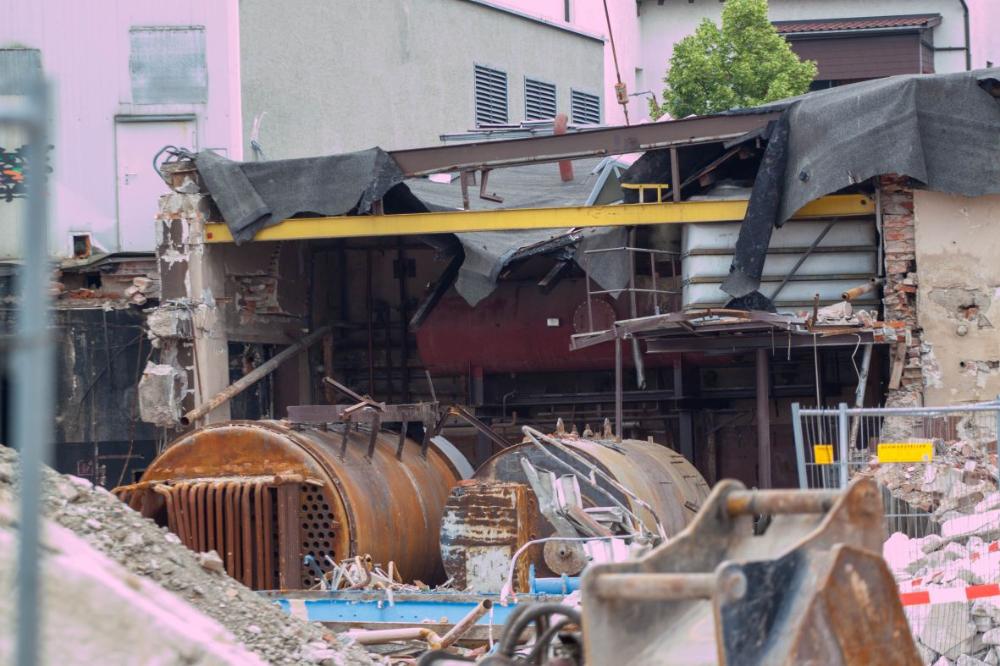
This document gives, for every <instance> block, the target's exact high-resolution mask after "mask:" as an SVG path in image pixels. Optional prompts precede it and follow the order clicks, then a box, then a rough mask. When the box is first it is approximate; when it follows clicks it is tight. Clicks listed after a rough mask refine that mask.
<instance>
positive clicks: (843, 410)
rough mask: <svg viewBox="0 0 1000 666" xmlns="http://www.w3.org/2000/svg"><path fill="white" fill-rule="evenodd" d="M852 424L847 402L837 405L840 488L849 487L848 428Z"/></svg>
mask: <svg viewBox="0 0 1000 666" xmlns="http://www.w3.org/2000/svg"><path fill="white" fill-rule="evenodd" d="M849 427H850V426H849V425H848V418H847V403H846V402H842V403H840V404H839V405H837V443H838V445H839V446H838V449H839V450H838V455H839V456H840V488H841V489H844V488H846V487H847V478H848V475H847V471H848V470H847V439H848V433H847V430H848V428H849Z"/></svg>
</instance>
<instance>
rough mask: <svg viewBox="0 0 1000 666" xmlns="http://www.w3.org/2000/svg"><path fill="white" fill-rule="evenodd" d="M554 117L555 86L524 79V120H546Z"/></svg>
mask: <svg viewBox="0 0 1000 666" xmlns="http://www.w3.org/2000/svg"><path fill="white" fill-rule="evenodd" d="M555 117H556V86H555V84H554V83H545V82H544V81H536V80H535V79H528V78H525V79H524V119H525V120H548V119H549V118H555Z"/></svg>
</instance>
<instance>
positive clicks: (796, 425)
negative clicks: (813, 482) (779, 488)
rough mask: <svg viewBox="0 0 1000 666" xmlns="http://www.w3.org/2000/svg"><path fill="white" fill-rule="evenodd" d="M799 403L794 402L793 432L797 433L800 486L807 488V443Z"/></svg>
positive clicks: (796, 443)
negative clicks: (803, 434) (804, 440)
mask: <svg viewBox="0 0 1000 666" xmlns="http://www.w3.org/2000/svg"><path fill="white" fill-rule="evenodd" d="M799 410H800V407H799V403H797V402H793V403H792V433H793V434H794V435H795V463H796V466H797V467H798V470H799V488H801V489H802V490H807V489H808V488H809V482H808V480H807V479H806V445H805V442H803V441H802V414H801V413H800V412H799Z"/></svg>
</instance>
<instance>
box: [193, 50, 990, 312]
mask: <svg viewBox="0 0 1000 666" xmlns="http://www.w3.org/2000/svg"><path fill="white" fill-rule="evenodd" d="M997 90H1000V70H998V69H990V70H980V71H976V72H962V73H958V74H936V75H904V76H896V77H890V78H887V79H878V80H873V81H866V82H862V83H856V84H852V85H847V86H841V87H837V88H832V89H828V90H822V91H816V92H811V93H807V94H805V95H802V96H799V97H795V98H791V99H787V100H783V101H780V102H776V103H773V104H768V105H763V106H760V107H756V108H752V109H740V110H734V111H729V112H726V113H724V114H718V115H716V116H708V117H705V118H703V119H698V120H701V121H706V123H707V124H706V123H702V124H701V125H699V127H704V128H705V129H703V130H702V134H703V136H691V137H689V140H688V141H687V143H688V144H689V145H685V146H684V147H683V148H679V149H678V150H677V154H678V157H679V159H678V163H679V166H678V168H677V169H676V170H674V169H672V168H671V164H670V159H669V153H668V151H665V150H651V151H648V152H646V154H645V155H644V156H643V157H642V158H640V159H639V160H638V161H636V162H635V164H633V165H632V166H631V167H629V168H628V170H627V171H626V172H625V173H624V174H623V176H622V179H621V180H622V181H623V182H633V183H635V182H643V183H650V182H654V183H668V184H670V185H671V186H672V190H677V191H679V192H680V193H681V196H682V197H685V198H686V197H690V196H692V195H700V194H703V193H704V191H705V190H706V189H707V188H708V187H710V186H712V185H713V184H715V183H716V182H718V179H719V178H722V177H727V176H728V177H731V178H735V179H736V181H737V183H738V184H745V185H751V184H752V187H753V189H752V191H751V197H750V204H749V207H748V210H747V214H746V218H745V219H744V223H743V225H742V228H741V232H740V236H739V240H738V241H737V246H736V252H735V257H734V260H733V265H732V267H731V271H730V276H729V278H728V280H727V281H726V282H725V284H724V286H723V288H724V289H725V290H726V292H727V293H729V294H731V295H732V296H734V297H735V298H734V302H733V305H739V304H743V305H744V307H747V306H748V305H747V304H756V305H755V307H759V304H760V302H761V301H760V298H759V293H758V292H756V290H757V287H758V286H759V284H760V277H761V270H762V268H763V261H764V256H765V254H766V251H767V247H768V244H769V242H770V236H771V231H772V229H773V228H774V227H776V226H781V225H782V224H783V223H784V221H785V220H787V219H789V218H790V217H791V216H792V215H793V214H794V213H795V211H797V210H798V209H799V208H801V207H802V206H803V205H805V204H806V203H808V202H810V201H813V200H815V199H818V198H820V197H822V196H825V195H827V194H831V193H833V192H838V191H843V190H845V189H847V188H852V187H857V186H859V185H862V184H864V183H865V181H867V180H868V179H870V178H872V177H874V176H878V175H881V174H898V175H903V176H908V177H910V178H913V179H915V180H917V181H919V182H921V183H923V184H924V185H925V186H926V187H928V188H929V189H933V190H937V191H941V192H947V193H954V194H963V195H966V196H978V195H983V194H992V193H1000V150H998V148H1000V132H998V131H997V130H998V129H1000V108H998V101H997V99H996V97H995V91H997ZM776 114H780V115H777V119H776V120H771V118H774V117H775V116H776ZM737 116H759V117H760V118H761V122H760V126H759V127H758V129H756V130H754V131H751V132H749V133H748V134H746V135H744V136H742V137H740V138H738V139H735V140H734V139H732V137H727V136H725V135H726V132H725V131H722V129H723V128H728V127H729V126H730V125H731V124H732V122H731V121H732V120H733V119H734V117H737ZM673 123H679V124H681V125H685V123H686V124H687V125H685V126H689V125H690V124H691V123H690V119H685V120H681V121H673ZM696 123H697V121H696ZM713 126H717V127H718V128H719V131H713ZM601 132H605V133H606V132H607V130H598V131H597V132H596V133H594V136H595V137H596V136H597V134H600V133H601ZM586 134H588V132H579V133H576V134H575V135H573V138H572V140H573V141H576V142H579V141H580V139H581V137H582V136H583V135H586ZM567 138H569V137H567ZM553 139H556V140H559V139H562V137H544V138H543V139H524V140H521V141H522V142H523V141H542V140H544V141H549V142H551V141H552V140H553ZM511 143H514V142H510V141H501V142H497V143H496V144H495V145H496V147H497V149H498V150H499V149H500V148H502V147H503V146H504V145H505V144H511ZM574 145H576V144H574ZM476 146H477V148H478V149H479V150H483V149H484V148H485V149H487V150H488V147H487V146H488V144H476ZM546 146H549V144H548V143H547V144H546ZM547 150H548V151H549V152H547V153H545V154H539V155H538V156H537V157H536V158H534V159H532V160H525V162H528V161H538V162H543V161H552V160H551V147H549V148H548V149H547ZM634 151H635V146H634V145H622V152H634ZM403 152H414V151H403ZM501 152H502V151H501ZM605 152H606V151H605ZM195 161H196V165H197V167H198V169H199V172H200V173H201V176H202V179H203V182H204V183H205V186H206V187H207V189H208V191H209V193H210V194H211V195H212V197H213V199H214V200H215V203H216V204H217V205H218V207H219V209H220V211H221V212H222V216H223V218H224V219H225V221H226V224H227V225H228V226H229V227H230V230H231V231H232V234H233V237H234V239H236V240H237V242H240V241H245V240H249V239H250V238H252V237H253V235H254V234H255V233H256V232H257V231H258V230H259V229H261V228H263V227H264V226H268V225H270V224H276V223H278V222H280V221H281V220H282V219H285V218H286V217H292V216H317V215H320V216H334V215H366V214H371V213H373V212H374V211H376V210H380V211H381V212H384V213H386V214H394V213H407V212H427V211H429V210H440V209H442V208H452V207H456V206H457V202H456V200H455V198H456V192H458V190H457V189H456V188H455V187H453V186H449V185H448V184H447V183H445V184H443V185H442V184H440V183H428V182H426V181H413V180H410V181H406V179H405V174H404V171H403V170H402V169H401V168H400V167H399V165H398V164H397V162H396V161H395V160H394V159H393V157H392V155H390V154H388V153H385V152H383V151H382V150H380V149H378V148H373V149H370V150H367V151H361V152H358V153H349V154H345V155H334V156H327V157H317V158H306V159H295V160H278V161H272V162H259V163H236V162H231V161H229V160H226V159H225V158H222V157H220V156H218V155H215V154H213V153H209V152H204V153H200V154H199V155H197V156H196V157H195ZM522 163H524V162H522ZM538 168H547V170H548V171H547V173H549V174H550V175H552V176H553V177H552V178H550V179H544V180H539V179H538V177H537V174H535V173H532V170H533V169H538ZM506 171H507V173H506V174H504V172H502V171H497V172H495V174H494V178H493V179H492V180H491V188H490V189H492V188H493V187H496V188H497V189H498V190H499V189H500V188H499V185H501V184H503V183H504V181H506V180H510V181H511V189H508V190H507V192H510V194H509V195H507V194H506V192H505V193H504V194H505V195H506V196H508V197H509V198H508V200H507V201H506V202H504V204H505V205H506V206H508V207H539V206H541V207H544V206H553V205H556V206H565V205H581V204H583V203H587V201H579V199H580V198H581V195H582V192H583V191H584V190H585V189H586V188H584V187H579V186H578V185H572V184H571V185H569V186H566V185H563V184H562V183H560V182H559V181H558V180H557V179H555V178H554V174H555V169H553V168H552V167H551V166H547V167H545V166H544V165H542V166H541V167H537V166H536V167H529V166H522V167H518V168H517V169H516V170H515V169H508V170H506ZM515 171H516V172H520V173H521V175H522V176H524V178H521V183H520V184H517V182H518V176H517V173H516V172H515ZM675 178H679V182H677V183H673V182H672V181H673V180H674V179H675ZM525 180H527V181H530V182H525ZM408 185H409V186H412V187H413V188H414V190H416V192H414V191H411V189H410V187H409V186H408ZM484 191H485V188H484ZM445 192H447V196H442V195H443V193H445ZM567 194H571V195H572V196H567ZM486 198H488V197H486ZM628 200H629V199H627V198H626V201H628ZM589 201H590V202H592V201H593V198H592V197H590V198H589ZM512 204H513V206H512ZM480 205H481V204H480ZM487 205H489V206H492V204H487ZM624 233H625V232H624V230H623V229H615V228H601V229H593V230H572V231H569V232H567V231H566V230H538V231H532V232H523V231H517V232H489V233H467V234H456V235H455V236H454V239H455V240H457V243H453V244H452V247H453V248H455V249H454V251H455V252H457V253H461V254H460V255H459V256H462V257H464V259H463V260H462V267H461V269H460V271H459V272H458V274H459V281H458V284H457V287H458V289H459V292H460V293H461V294H462V295H463V297H464V298H465V299H466V300H467V301H468V302H469V303H470V304H473V305H474V304H475V303H477V302H479V300H481V299H482V298H484V297H485V296H486V295H488V294H489V293H490V292H491V291H492V290H493V288H494V287H495V285H496V280H497V277H498V275H499V274H500V272H501V271H502V270H503V268H504V267H505V266H506V265H507V264H508V262H510V261H512V260H514V259H516V258H518V257H521V256H525V255H526V253H528V254H537V253H539V252H544V253H551V254H552V256H553V258H554V260H557V261H562V260H566V258H567V256H569V257H571V258H575V257H577V256H579V255H580V253H582V252H583V251H584V250H585V249H589V248H593V247H614V246H621V245H624V244H625V242H624V235H623V234H624ZM438 246H440V245H438ZM458 248H460V249H458ZM574 250H575V254H573V251H574ZM608 256H609V257H610V255H608ZM606 263H607V265H606V266H597V267H596V268H592V277H594V279H595V280H596V281H597V282H598V283H599V284H601V286H602V287H603V288H605V289H609V290H617V289H621V288H623V287H624V286H625V283H626V281H627V276H625V275H624V272H623V270H622V269H621V267H616V266H615V265H614V264H615V262H613V261H610V260H609V261H608V262H606ZM765 300H766V299H765Z"/></svg>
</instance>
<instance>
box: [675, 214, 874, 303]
mask: <svg viewBox="0 0 1000 666" xmlns="http://www.w3.org/2000/svg"><path fill="white" fill-rule="evenodd" d="M829 223H830V221H829V220H815V221H812V220H811V221H791V222H788V223H787V224H785V225H784V226H783V227H781V228H780V229H775V230H774V233H773V234H772V236H771V243H770V246H769V248H768V253H767V257H766V258H765V260H764V267H763V279H762V281H761V285H760V289H759V291H760V293H762V294H763V295H764V296H767V297H768V298H771V296H772V294H774V292H775V290H777V288H778V286H779V285H780V284H781V282H782V280H783V279H784V278H785V276H786V275H788V274H789V272H790V271H791V270H792V269H793V268H794V267H795V264H796V263H798V261H799V260H800V259H802V257H803V256H804V255H805V253H806V251H807V250H808V248H809V246H810V245H812V244H813V242H814V241H815V240H816V239H817V238H818V237H819V236H820V234H822V233H823V230H824V229H826V227H827V225H828V224H829ZM739 233H740V223H738V222H720V223H711V224H687V225H684V231H683V240H682V247H683V254H682V258H681V275H682V278H683V281H684V289H683V298H682V302H683V307H684V308H705V307H719V306H723V305H725V304H726V303H727V302H728V301H729V300H730V298H731V297H730V296H729V295H728V294H726V293H725V292H724V291H722V289H721V285H722V282H723V281H724V280H725V279H726V277H727V276H728V275H729V267H730V265H731V264H732V261H733V251H734V248H735V247H736V240H737V238H738V237H739ZM877 243H878V234H877V232H876V229H875V221H874V219H871V218H868V219H862V220H838V221H836V222H835V223H834V224H833V226H832V227H831V228H830V230H829V231H828V232H827V233H826V235H825V236H824V237H823V240H822V241H821V242H820V243H819V244H818V245H817V247H816V248H815V249H814V250H813V251H812V252H811V253H810V254H809V255H808V256H806V257H805V260H804V261H803V262H802V265H801V266H799V267H798V269H797V270H796V272H795V274H794V275H793V276H792V277H791V278H790V279H789V281H788V283H787V284H786V285H785V286H784V288H782V290H781V292H780V294H778V298H777V299H776V302H775V305H776V306H777V308H778V310H779V311H789V310H798V309H802V308H803V307H807V306H811V305H812V303H813V299H814V298H815V296H816V294H819V300H820V303H821V304H828V303H831V302H835V301H839V300H840V295H841V294H842V293H843V292H844V291H847V290H848V289H851V288H853V287H857V286H858V285H860V284H863V283H864V282H866V281H867V280H868V279H870V278H872V277H874V276H875V275H876V274H877V273H878V249H877V248H878V245H877ZM877 301H878V295H877V293H875V292H873V293H870V294H866V295H865V296H864V298H863V299H862V300H860V301H859V303H858V304H859V305H863V306H871V305H876V304H877Z"/></svg>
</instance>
